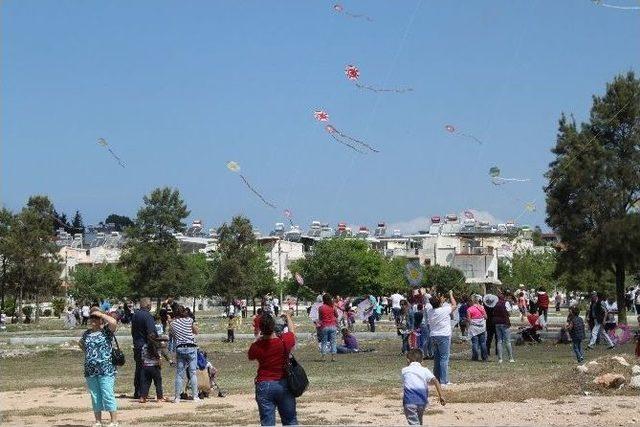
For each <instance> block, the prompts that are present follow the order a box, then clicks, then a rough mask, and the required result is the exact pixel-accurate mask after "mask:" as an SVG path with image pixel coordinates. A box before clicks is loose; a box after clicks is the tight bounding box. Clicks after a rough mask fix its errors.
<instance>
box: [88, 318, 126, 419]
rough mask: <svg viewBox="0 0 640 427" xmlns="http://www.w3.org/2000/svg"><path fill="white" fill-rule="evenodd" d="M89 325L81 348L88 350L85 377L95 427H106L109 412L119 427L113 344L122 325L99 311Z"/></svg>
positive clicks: (90, 319)
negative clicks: (105, 418)
mask: <svg viewBox="0 0 640 427" xmlns="http://www.w3.org/2000/svg"><path fill="white" fill-rule="evenodd" d="M88 322H89V329H87V331H85V333H84V334H83V335H82V338H81V339H80V342H79V345H80V348H81V349H82V350H84V376H85V379H86V381H87V387H88V388H89V394H90V395H91V406H93V414H94V416H95V419H96V422H95V424H94V426H95V427H100V426H102V411H107V412H109V415H110V416H111V423H110V424H109V427H117V426H118V413H117V411H118V406H117V404H116V396H115V392H114V384H115V380H116V367H115V366H114V365H113V362H112V360H111V351H112V347H111V345H112V344H111V341H112V340H113V336H114V334H115V332H116V329H117V328H118V323H117V322H116V320H115V319H114V318H113V317H111V316H109V315H107V314H105V313H103V312H101V311H100V309H99V308H97V307H95V308H92V309H91V311H90V313H89V320H88Z"/></svg>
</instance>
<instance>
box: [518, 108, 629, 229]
mask: <svg viewBox="0 0 640 427" xmlns="http://www.w3.org/2000/svg"><path fill="white" fill-rule="evenodd" d="M633 100H634V99H633V97H632V98H631V99H629V101H627V102H626V103H625V104H624V105H623V106H622V107H620V109H619V110H618V111H616V113H615V114H614V115H613V116H611V117H610V118H609V119H608V120H607V121H606V122H605V124H607V123H611V122H612V121H613V120H614V119H615V118H616V117H618V115H620V113H622V111H623V110H624V109H625V108H627V107H628V106H629V104H631V102H632V101H633ZM603 131H604V129H602V130H601V131H600V132H598V133H596V134H595V135H593V136H592V137H591V138H590V139H589V141H587V143H586V144H584V146H583V147H581V148H580V149H578V150H576V152H575V153H573V154H572V155H571V157H569V158H568V160H567V163H566V164H565V166H564V167H565V168H566V167H568V166H569V165H570V164H571V162H573V161H574V160H575V159H576V158H577V157H578V155H579V154H581V153H582V152H583V151H584V150H586V149H587V148H588V147H589V146H590V145H591V143H592V142H593V141H595V139H596V138H598V137H599V136H600V134H602V132H603ZM553 183H554V180H549V184H548V186H547V187H551V185H553ZM537 202H538V198H536V199H534V200H533V203H534V204H535V203H537ZM520 216H522V213H521V214H520V215H519V216H518V218H519V217H520Z"/></svg>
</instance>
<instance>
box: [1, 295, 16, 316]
mask: <svg viewBox="0 0 640 427" xmlns="http://www.w3.org/2000/svg"><path fill="white" fill-rule="evenodd" d="M3 310H4V312H5V314H6V315H7V316H9V317H11V316H13V315H14V314H15V312H16V300H15V298H7V299H5V300H4V308H3Z"/></svg>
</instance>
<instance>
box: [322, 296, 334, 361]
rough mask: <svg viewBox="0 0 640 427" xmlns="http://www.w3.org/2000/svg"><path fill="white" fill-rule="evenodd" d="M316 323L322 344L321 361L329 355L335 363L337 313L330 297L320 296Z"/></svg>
mask: <svg viewBox="0 0 640 427" xmlns="http://www.w3.org/2000/svg"><path fill="white" fill-rule="evenodd" d="M318 323H319V324H320V330H321V335H320V336H321V337H322V344H321V347H320V353H322V359H323V360H324V355H325V354H327V353H331V361H332V362H335V361H336V356H335V355H336V353H337V352H338V348H337V345H336V334H337V332H338V312H337V310H336V308H335V306H334V305H333V300H332V299H331V295H329V294H324V295H322V305H321V306H320V307H319V308H318Z"/></svg>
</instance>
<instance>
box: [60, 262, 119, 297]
mask: <svg viewBox="0 0 640 427" xmlns="http://www.w3.org/2000/svg"><path fill="white" fill-rule="evenodd" d="M71 285H72V286H71V287H70V288H69V294H70V295H71V296H73V298H75V299H76V300H78V301H87V302H91V301H98V300H100V299H105V298H108V299H116V300H122V299H125V298H128V297H129V296H130V295H131V286H130V285H131V281H130V279H129V277H128V276H127V272H126V271H125V270H124V269H123V268H122V267H120V266H118V265H116V264H103V265H98V266H86V265H80V266H78V267H76V269H75V270H74V271H73V272H72V273H71Z"/></svg>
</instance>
